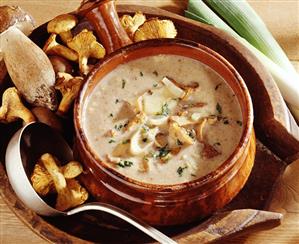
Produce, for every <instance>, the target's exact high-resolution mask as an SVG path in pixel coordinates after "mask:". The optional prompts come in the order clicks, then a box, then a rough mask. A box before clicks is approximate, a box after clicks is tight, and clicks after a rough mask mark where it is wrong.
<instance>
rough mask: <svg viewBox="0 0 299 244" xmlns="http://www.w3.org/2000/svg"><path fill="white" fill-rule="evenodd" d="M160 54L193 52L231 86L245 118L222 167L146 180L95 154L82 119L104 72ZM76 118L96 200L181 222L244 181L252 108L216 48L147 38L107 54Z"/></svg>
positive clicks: (157, 221)
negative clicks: (187, 177) (188, 176)
mask: <svg viewBox="0 0 299 244" xmlns="http://www.w3.org/2000/svg"><path fill="white" fill-rule="evenodd" d="M159 54H175V55H181V56H185V57H189V58H193V59H196V60H199V61H200V62H202V63H204V64H205V65H207V66H209V67H210V68H212V69H213V70H214V71H216V72H217V73H218V74H219V75H220V76H221V77H223V79H224V80H225V81H226V82H227V84H228V85H229V86H230V87H231V88H232V89H233V91H234V92H235V94H236V96H237V98H238V101H239V103H240V106H241V110H242V116H243V121H244V123H243V127H244V130H243V134H242V137H241V140H240V142H239V144H238V146H237V148H236V149H235V151H234V152H233V154H232V155H231V156H230V157H229V158H228V159H227V160H226V161H225V162H223V163H222V164H221V166H220V167H218V168H217V169H216V170H215V171H213V172H211V173H209V174H208V175H206V176H204V177H202V178H199V179H197V180H194V181H191V182H187V183H182V184H176V185H155V184H145V183H142V182H138V181H136V180H133V179H130V178H127V177H126V176H124V175H121V174H120V173H118V172H117V171H115V170H114V169H113V168H111V167H109V166H108V164H105V163H104V162H102V161H101V160H100V159H99V158H98V157H97V156H96V153H95V152H93V150H92V149H91V147H90V145H89V142H88V140H87V138H86V136H85V133H84V130H83V125H82V119H83V118H82V114H83V108H84V106H85V103H86V101H87V99H88V97H89V95H90V94H91V93H92V91H93V90H94V88H95V87H96V86H97V84H98V83H99V82H101V80H102V78H103V77H104V76H105V75H107V74H108V73H109V72H113V70H114V69H115V68H116V67H117V66H118V65H120V64H125V63H127V62H129V61H131V60H135V59H138V58H142V57H146V56H151V55H159ZM99 106H100V105H99ZM74 123H75V130H76V143H75V154H76V157H78V159H79V160H80V161H81V162H82V163H83V164H84V165H85V167H86V169H87V170H86V171H87V172H86V174H85V175H83V176H82V181H83V183H84V184H85V186H86V187H87V188H88V190H89V191H90V192H91V194H92V195H93V196H94V197H95V198H96V199H97V200H99V201H103V202H108V203H111V204H115V205H116V206H119V207H121V208H123V209H126V210H128V211H129V212H131V213H132V214H134V215H135V216H137V217H139V218H141V219H143V220H145V221H147V222H148V223H150V224H153V225H177V224H184V223H188V222H192V221H194V220H197V219H199V218H201V217H204V216H207V215H209V214H211V213H212V212H214V211H216V210H217V209H220V208H222V207H223V206H224V205H225V204H227V203H228V202H229V201H230V200H231V199H232V198H233V197H234V196H236V195H237V193H238V192H239V191H240V190H241V188H242V187H243V186H244V184H245V182H246V180H247V178H248V176H249V174H250V172H251V168H252V166H253V162H254V157H255V135H254V131H253V109H252V103H251V99H250V96H249V93H248V90H247V88H246V85H245V83H244V81H243V80H242V78H241V77H240V75H239V74H238V73H237V71H236V70H235V69H234V68H233V67H232V66H231V65H230V64H229V63H228V62H227V61H226V60H225V59H224V58H223V57H221V56H220V55H219V54H217V53H215V52H214V51H212V50H211V49H209V48H207V47H205V46H202V45H200V44H197V43H193V42H190V41H186V40H179V39H163V40H152V41H145V42H140V43H135V44H133V45H130V46H127V47H124V48H121V49H119V50H117V51H115V52H113V53H111V54H110V55H108V56H107V57H106V58H105V59H104V60H103V61H102V62H101V63H99V64H98V65H97V66H96V67H95V68H94V69H93V71H92V72H91V74H90V75H89V76H88V78H87V80H86V83H85V85H84V87H83V89H82V91H81V93H80V97H79V99H77V101H76V104H75V111H74Z"/></svg>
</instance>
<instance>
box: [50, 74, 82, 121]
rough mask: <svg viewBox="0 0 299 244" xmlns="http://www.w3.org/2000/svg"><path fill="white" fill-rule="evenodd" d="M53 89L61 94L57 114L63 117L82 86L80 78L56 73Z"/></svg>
mask: <svg viewBox="0 0 299 244" xmlns="http://www.w3.org/2000/svg"><path fill="white" fill-rule="evenodd" d="M58 77H59V78H58V79H57V81H56V85H55V88H56V89H57V90H59V91H60V92H61V94H62V100H61V101H60V104H59V107H58V110H57V113H58V114H60V115H64V114H65V113H66V112H67V111H68V110H69V109H70V107H71V105H72V103H73V101H74V100H75V99H76V97H77V96H78V94H79V92H80V88H81V86H82V84H83V78H82V77H73V76H71V75H69V74H64V73H58Z"/></svg>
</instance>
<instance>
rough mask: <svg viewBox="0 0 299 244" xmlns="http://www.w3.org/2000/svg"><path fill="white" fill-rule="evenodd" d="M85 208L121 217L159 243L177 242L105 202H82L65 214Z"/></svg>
mask: <svg viewBox="0 0 299 244" xmlns="http://www.w3.org/2000/svg"><path fill="white" fill-rule="evenodd" d="M87 210H99V211H102V212H106V213H109V214H112V215H114V216H116V217H119V218H121V219H122V220H124V221H126V222H128V223H129V224H131V225H133V226H135V227H136V228H137V229H139V230H141V231H142V232H144V233H145V234H147V235H148V236H150V237H152V238H153V239H155V240H156V241H158V242H160V243H163V244H164V243H165V244H177V242H175V241H174V240H172V239H171V238H169V237H168V236H166V235H164V234H163V233H162V232H160V231H158V230H157V229H155V228H154V227H152V226H150V225H148V224H146V223H144V222H143V221H141V220H139V219H137V218H136V217H134V216H133V215H131V214H130V213H128V212H126V211H124V210H122V209H120V208H117V207H115V206H112V205H109V204H106V203H100V202H94V203H88V204H83V205H81V206H80V207H77V208H74V209H72V210H70V211H68V212H67V213H66V214H67V215H73V214H76V213H79V212H82V211H87Z"/></svg>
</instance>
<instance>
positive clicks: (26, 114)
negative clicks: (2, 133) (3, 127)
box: [0, 87, 35, 124]
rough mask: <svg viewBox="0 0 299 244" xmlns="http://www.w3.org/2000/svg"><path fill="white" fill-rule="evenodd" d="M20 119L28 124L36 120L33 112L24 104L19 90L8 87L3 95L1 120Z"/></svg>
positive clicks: (4, 121) (6, 121) (0, 112)
mask: <svg viewBox="0 0 299 244" xmlns="http://www.w3.org/2000/svg"><path fill="white" fill-rule="evenodd" d="M18 119H22V120H23V121H24V122H25V123H26V124H28V123H31V122H34V121H35V117H34V116H33V114H32V113H31V112H30V110H29V109H27V108H26V107H25V106H24V105H23V103H22V101H21V98H20V94H19V92H18V90H17V89H16V88H15V87H11V88H8V89H6V90H5V92H4V93H3V96H2V106H1V107H0V122H2V123H10V122H13V121H16V120H18Z"/></svg>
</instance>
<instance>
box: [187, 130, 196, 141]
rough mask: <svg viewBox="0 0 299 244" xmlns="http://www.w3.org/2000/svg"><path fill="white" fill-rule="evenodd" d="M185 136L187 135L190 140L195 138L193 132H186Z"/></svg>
mask: <svg viewBox="0 0 299 244" xmlns="http://www.w3.org/2000/svg"><path fill="white" fill-rule="evenodd" d="M187 134H188V136H189V137H191V138H192V139H194V138H195V133H194V131H193V130H188V131H187Z"/></svg>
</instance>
